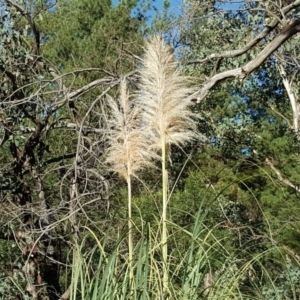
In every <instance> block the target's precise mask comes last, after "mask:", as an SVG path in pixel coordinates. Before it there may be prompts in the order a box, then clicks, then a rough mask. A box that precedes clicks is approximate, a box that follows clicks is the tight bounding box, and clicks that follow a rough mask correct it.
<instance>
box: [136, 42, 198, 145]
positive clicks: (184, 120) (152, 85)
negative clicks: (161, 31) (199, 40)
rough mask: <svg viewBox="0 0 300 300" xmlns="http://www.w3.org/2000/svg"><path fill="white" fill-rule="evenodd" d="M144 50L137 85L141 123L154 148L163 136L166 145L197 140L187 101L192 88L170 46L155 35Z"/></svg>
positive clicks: (188, 101)
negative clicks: (148, 131)
mask: <svg viewBox="0 0 300 300" xmlns="http://www.w3.org/2000/svg"><path fill="white" fill-rule="evenodd" d="M145 48H146V50H145V56H144V58H143V68H142V69H141V70H140V84H139V93H140V104H141V106H142V107H143V110H144V116H143V121H144V122H145V124H147V125H148V127H149V128H150V130H151V132H152V133H153V136H152V141H153V146H155V147H156V148H158V149H160V148H161V141H160V139H161V137H162V136H163V135H166V145H171V144H176V145H183V144H184V143H186V142H188V141H190V140H191V139H193V138H195V137H196V134H195V130H196V122H195V118H197V115H196V114H195V113H193V112H192V111H191V110H190V106H191V105H193V103H192V101H191V100H190V98H189V95H190V94H192V93H193V91H194V88H191V87H188V86H189V83H190V79H189V78H188V77H186V76H183V75H181V74H180V71H179V69H178V67H177V63H176V62H175V60H174V55H173V53H172V52H171V49H170V47H168V46H167V45H165V44H164V42H163V40H162V39H161V38H160V37H158V36H154V37H153V38H152V39H151V40H150V41H148V42H147V43H146V47H145Z"/></svg>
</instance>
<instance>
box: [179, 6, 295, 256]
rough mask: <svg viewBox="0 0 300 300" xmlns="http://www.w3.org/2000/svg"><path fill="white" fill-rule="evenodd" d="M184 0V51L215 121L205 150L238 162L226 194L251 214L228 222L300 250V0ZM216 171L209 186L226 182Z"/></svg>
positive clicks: (197, 96) (198, 95) (202, 103)
mask: <svg viewBox="0 0 300 300" xmlns="http://www.w3.org/2000/svg"><path fill="white" fill-rule="evenodd" d="M185 3H186V8H185V9H186V10H185V13H184V14H183V16H182V23H181V24H180V25H179V26H181V27H180V30H181V31H180V42H181V43H182V45H183V47H182V48H181V49H182V50H178V51H179V53H180V55H182V56H183V58H184V60H185V62H186V65H185V67H186V71H187V73H188V74H191V75H194V76H195V77H196V81H197V85H198V90H197V91H196V92H195V93H194V94H193V95H192V97H193V98H194V101H195V102H196V103H198V105H199V106H198V107H197V109H198V110H199V111H200V112H201V113H202V116H203V119H204V120H205V121H206V124H209V125H208V126H207V125H206V126H203V128H202V130H203V131H204V132H205V133H206V134H209V135H210V137H211V144H210V145H208V146H207V147H206V149H208V151H205V152H206V154H205V155H210V154H209V153H211V154H212V155H211V156H210V159H211V160H212V162H211V164H213V165H214V163H213V161H215V160H217V161H219V160H222V161H224V163H225V165H224V168H227V167H233V165H235V167H234V170H235V171H234V172H235V174H236V175H238V178H235V179H234V177H235V176H233V177H229V178H231V179H232V180H234V181H233V183H232V185H231V184H230V186H235V189H236V190H235V191H236V196H233V194H232V193H228V196H229V195H230V196H229V197H228V199H227V200H230V199H231V200H233V199H234V201H233V202H234V203H232V202H230V201H227V202H228V206H227V207H228V211H229V212H230V214H231V213H233V212H234V210H235V209H237V211H240V212H242V211H244V212H247V213H245V214H244V213H241V214H240V217H239V218H240V219H239V220H238V223H235V222H233V220H234V217H236V216H237V214H236V212H237V211H235V213H233V214H232V215H231V217H229V216H228V215H227V216H226V214H224V222H225V223H226V224H227V222H228V221H230V222H229V224H231V225H228V224H227V225H226V226H228V228H229V229H230V228H231V229H230V230H231V231H232V232H234V231H235V230H237V231H238V232H239V235H240V237H241V236H243V230H245V229H246V235H248V238H249V237H250V240H251V239H252V238H253V239H255V236H260V237H261V239H260V241H261V242H262V243H261V245H264V247H266V246H268V245H281V246H282V247H283V248H284V249H285V251H287V253H288V254H292V255H293V253H298V251H299V248H298V247H297V245H296V243H294V242H293V240H295V239H296V237H297V236H298V231H299V218H298V210H299V205H298V201H297V198H298V192H299V185H298V182H299V180H300V178H299V167H298V158H297V157H298V155H299V141H298V126H299V125H298V123H299V112H298V109H299V102H298V101H299V100H298V93H299V92H298V84H297V82H298V80H299V79H298V78H299V74H298V73H299V72H298V70H299V55H298V53H299V43H298V39H299V30H300V27H299V24H300V19H299V13H300V11H299V9H300V1H251V2H250V1H245V2H243V3H241V2H239V3H233V2H232V1H203V2H202V3H201V4H202V5H201V6H200V5H199V2H198V1H185ZM180 51H181V52H180ZM200 125H203V124H200ZM213 146H217V147H218V148H219V149H220V152H219V154H218V155H216V149H215V148H214V147H213ZM198 155H199V156H200V157H201V154H198ZM203 155H204V154H203ZM205 155H204V156H205ZM215 163H217V162H215ZM226 165H227V167H226ZM207 170H209V169H207ZM224 171H225V170H224ZM224 171H223V172H224ZM205 173H206V172H205V170H204V174H205ZM216 173H218V172H215V173H214V174H216ZM226 174H227V172H226ZM203 176H204V177H205V175H203ZM203 176H202V177H203ZM211 177H212V178H208V179H205V180H207V182H209V183H211V185H210V188H212V187H214V188H216V187H217V186H218V184H221V182H223V181H224V179H223V180H222V179H221V175H220V176H217V177H214V176H211ZM216 178H218V179H217V181H215V179H216ZM229 178H228V179H229ZM199 180H201V178H199ZM202 180H203V179H202ZM220 181H221V182H220ZM247 193H248V196H247ZM226 194H227V193H226ZM249 195H252V197H251V196H250V197H249ZM251 199H252V200H251ZM254 199H255V200H254ZM230 207H231V208H230ZM243 207H244V208H243ZM226 210H227V209H226ZM226 210H225V211H226ZM227 217H228V218H227ZM232 218H233V219H232ZM268 220H269V222H268ZM236 221H237V220H236ZM234 224H240V226H241V227H240V226H236V225H234ZM242 224H243V225H242ZM259 224H261V225H262V226H261V227H260V228H259V226H258V225H259ZM248 225H249V226H248ZM244 226H245V227H244ZM255 227H256V228H255ZM249 228H252V229H249ZM253 229H254V230H253ZM257 230H258V231H257ZM244 233H245V231H244ZM291 237H293V238H291ZM250 240H249V239H248V242H249V241H250ZM245 244H247V242H246V243H245ZM250 244H251V243H249V244H248V245H250ZM240 245H241V244H240ZM249 249H250V248H249ZM249 249H248V250H249ZM257 249H258V248H257ZM248 250H247V251H248ZM251 251H252V250H251Z"/></svg>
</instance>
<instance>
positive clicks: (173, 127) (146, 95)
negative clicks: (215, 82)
mask: <svg viewBox="0 0 300 300" xmlns="http://www.w3.org/2000/svg"><path fill="white" fill-rule="evenodd" d="M142 63H143V67H142V68H141V70H140V83H139V104H140V105H141V106H142V107H143V122H144V124H145V125H146V126H147V127H148V128H149V130H150V132H151V141H152V148H153V149H155V150H159V151H161V163H162V189H163V190H162V194H163V199H162V233H161V244H162V259H163V289H164V293H165V297H166V298H168V296H167V294H168V292H169V287H168V277H169V275H168V272H169V271H168V263H167V259H168V246H167V203H168V191H167V186H168V182H167V181H168V179H167V169H166V157H167V153H166V152H167V151H166V149H168V148H169V149H170V145H172V144H175V145H182V144H184V143H186V142H188V141H190V140H191V139H193V138H195V137H196V134H195V130H196V122H195V118H196V117H197V116H196V115H195V114H194V113H193V112H192V111H191V110H190V106H191V105H192V102H191V100H190V99H189V95H190V94H192V92H193V89H192V88H189V87H188V85H189V79H188V78H187V77H185V76H182V75H181V74H180V72H179V70H178V68H177V64H176V62H175V60H174V55H173V54H172V53H171V49H170V48H169V47H168V46H166V45H165V44H164V43H163V40H162V39H161V38H160V37H158V36H154V37H153V38H152V39H151V40H150V41H148V42H146V47H145V55H144V58H143V61H142Z"/></svg>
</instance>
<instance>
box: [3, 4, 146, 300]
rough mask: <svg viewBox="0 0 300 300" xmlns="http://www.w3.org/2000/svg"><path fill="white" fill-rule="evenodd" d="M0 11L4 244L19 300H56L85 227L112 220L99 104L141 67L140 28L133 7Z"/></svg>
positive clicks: (17, 6)
mask: <svg viewBox="0 0 300 300" xmlns="http://www.w3.org/2000/svg"><path fill="white" fill-rule="evenodd" d="M0 5H1V10H0V17H1V37H0V39H1V40H0V49H1V54H0V71H1V82H0V85H1V90H0V97H1V98H0V101H1V117H0V124H1V142H0V146H1V147H0V148H1V150H0V151H1V172H0V176H1V188H0V192H1V202H2V203H3V204H5V206H4V207H3V208H1V226H2V230H1V232H2V234H1V238H2V239H3V242H6V243H7V244H8V245H15V246H17V247H15V249H19V250H20V251H19V252H18V251H14V254H15V255H16V256H15V261H14V263H13V264H12V265H11V266H10V268H11V270H10V271H9V274H10V278H11V282H15V283H16V282H19V283H20V284H23V283H24V286H20V287H19V291H20V294H24V295H25V294H27V295H29V296H30V297H31V298H32V299H42V298H43V297H46V296H47V297H49V299H58V298H59V297H60V295H61V294H62V293H64V291H63V290H62V289H61V286H60V285H61V274H60V271H59V269H60V266H62V265H66V266H67V267H70V264H71V263H72V262H71V261H70V260H67V259H66V258H67V256H68V255H69V254H68V252H69V251H70V250H71V249H72V248H73V247H74V245H75V244H76V243H77V242H78V240H79V239H80V232H81V231H82V230H83V229H82V227H81V225H86V224H88V222H90V221H92V222H93V221H95V220H100V221H101V220H104V218H106V217H107V215H108V211H107V209H108V207H109V206H108V202H107V187H108V183H107V179H106V177H105V176H106V175H108V171H107V170H106V169H105V168H103V165H102V162H101V157H102V154H103V151H104V140H105V138H104V134H103V128H104V127H103V124H104V123H105V118H104V117H103V115H104V114H103V111H102V109H104V108H103V106H102V105H101V102H102V101H104V99H105V97H106V94H107V93H109V91H111V92H112V93H113V88H114V86H115V85H117V84H118V83H119V74H120V73H125V72H128V71H131V70H132V69H133V65H134V61H135V58H134V57H135V54H136V52H137V51H136V49H137V47H136V44H140V41H141V38H140V33H139V25H140V21H139V20H138V19H134V18H132V17H131V16H130V12H131V8H133V7H134V6H135V1H131V2H130V3H129V2H128V3H121V4H120V5H119V6H116V7H113V6H112V3H111V1H96V0H95V1H87V2H86V3H83V2H82V1H75V0H74V1H30V0H28V1H11V0H1V1H0ZM114 21H116V22H115V23H114ZM112 24H115V27H114V28H115V29H116V30H114V28H113V27H112ZM64 30H65V31H64ZM137 41H139V42H137ZM91 94H92V96H91ZM100 215H101V217H100ZM90 224H91V226H94V225H95V224H96V223H95V224H94V225H92V224H93V223H90ZM18 253H19V255H18ZM16 274H20V276H21V278H23V279H22V280H23V282H22V280H21V279H20V280H19V281H16V280H14V279H13V278H14V277H13V276H15V275H16ZM64 280H65V282H68V280H69V279H68V277H65V278H64ZM16 284H17V283H16ZM6 287H7V285H5V284H4V283H3V288H6ZM5 291H6V292H7V291H12V289H8V287H7V289H6V290H5ZM16 293H17V292H14V294H15V296H16ZM7 295H8V294H7V293H6V294H5V296H7ZM11 296H12V297H13V295H11ZM69 296H70V292H69V291H68V290H66V291H65V293H64V299H68V297H69ZM16 297H17V296H16ZM24 297H25V296H24Z"/></svg>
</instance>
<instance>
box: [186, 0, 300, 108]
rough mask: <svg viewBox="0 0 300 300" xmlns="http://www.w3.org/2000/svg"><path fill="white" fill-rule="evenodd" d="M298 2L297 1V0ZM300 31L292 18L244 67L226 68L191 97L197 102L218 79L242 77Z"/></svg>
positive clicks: (297, 22) (298, 24)
mask: <svg viewBox="0 0 300 300" xmlns="http://www.w3.org/2000/svg"><path fill="white" fill-rule="evenodd" d="M297 2H298V1H297ZM298 32H300V19H297V20H293V21H292V22H291V23H290V24H289V25H287V26H285V27H284V28H282V30H281V32H280V34H279V35H278V36H277V37H276V38H275V39H274V40H272V41H271V42H270V43H269V44H267V46H266V47H265V48H264V49H263V50H262V51H261V52H260V53H258V54H257V56H256V57H255V58H254V59H253V60H251V61H250V62H248V63H247V64H246V65H245V66H244V67H240V68H236V69H233V70H228V71H225V72H222V73H220V74H217V75H215V76H213V77H212V78H210V79H209V80H208V81H206V83H204V85H203V87H202V88H201V89H200V90H198V91H197V92H195V93H194V94H193V95H191V99H196V100H197V103H199V102H200V101H201V100H203V99H204V98H205V97H206V96H207V94H208V92H209V91H210V90H211V89H212V88H213V87H214V86H215V85H216V84H217V83H218V82H220V81H222V80H225V79H228V78H232V77H234V78H240V79H244V78H245V77H246V76H247V75H248V74H250V73H252V72H253V71H254V70H255V69H257V68H258V67H259V66H260V65H261V64H262V63H263V62H264V61H265V60H266V59H267V58H268V57H269V56H270V55H271V54H272V53H273V52H274V51H276V50H277V49H278V48H279V47H280V46H281V45H282V44H283V43H284V42H285V41H287V40H288V39H290V38H291V37H292V36H294V35H295V34H296V33H298Z"/></svg>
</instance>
